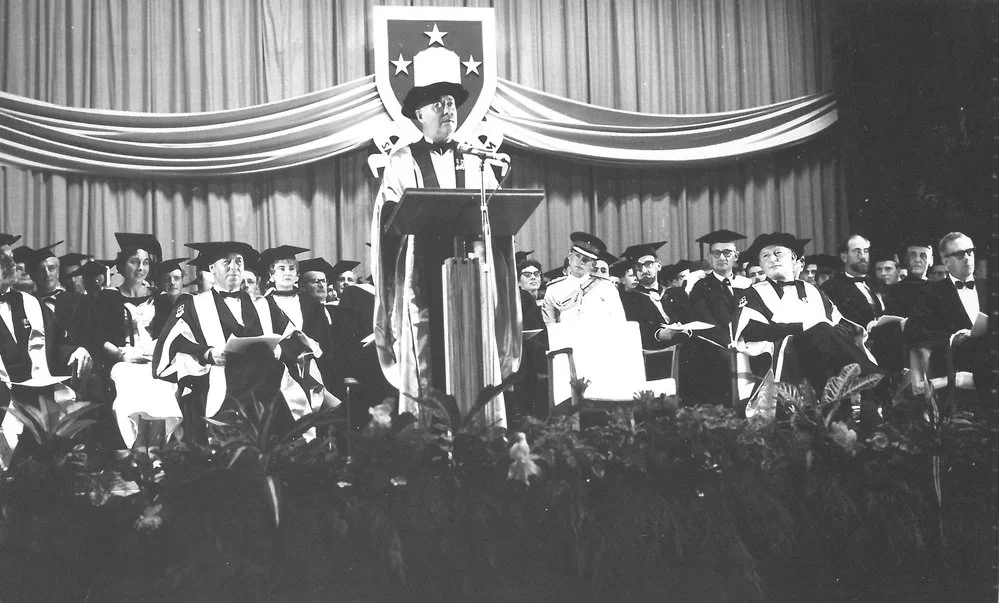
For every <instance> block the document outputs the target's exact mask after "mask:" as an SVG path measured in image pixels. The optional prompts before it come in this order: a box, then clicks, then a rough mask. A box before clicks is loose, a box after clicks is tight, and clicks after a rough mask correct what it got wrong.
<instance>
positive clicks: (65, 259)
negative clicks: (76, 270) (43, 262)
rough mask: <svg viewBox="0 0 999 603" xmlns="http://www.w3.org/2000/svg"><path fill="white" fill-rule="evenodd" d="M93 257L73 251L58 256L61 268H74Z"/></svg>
mask: <svg viewBox="0 0 999 603" xmlns="http://www.w3.org/2000/svg"><path fill="white" fill-rule="evenodd" d="M93 257H94V256H92V255H87V254H85V253H77V252H75V251H74V252H71V253H65V254H63V255H61V256H59V264H60V265H62V266H76V265H79V264H82V263H83V262H85V261H86V260H89V259H91V258H93Z"/></svg>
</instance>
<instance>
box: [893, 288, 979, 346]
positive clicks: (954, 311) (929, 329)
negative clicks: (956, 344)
mask: <svg viewBox="0 0 999 603" xmlns="http://www.w3.org/2000/svg"><path fill="white" fill-rule="evenodd" d="M986 289H987V285H986V282H985V281H984V280H982V279H975V293H977V294H978V303H979V306H980V308H981V311H982V312H986V308H987V306H986V302H987V301H988V299H987V298H988V295H987V293H988V292H987V291H986ZM971 326H972V323H971V320H970V319H969V318H968V313H967V312H965V311H964V305H963V304H962V303H961V298H960V297H959V296H958V293H957V288H956V287H955V286H954V283H953V281H951V280H950V277H948V278H945V279H943V280H939V281H936V282H932V283H927V284H926V286H925V287H924V288H923V294H922V295H921V296H920V297H919V300H918V301H917V302H916V307H915V308H913V310H912V316H910V317H909V320H908V322H906V324H905V332H904V335H905V341H906V342H907V343H908V344H909V345H932V344H936V343H940V342H942V341H947V340H948V339H950V336H951V335H953V334H954V333H955V332H956V331H960V330H961V329H970V328H971Z"/></svg>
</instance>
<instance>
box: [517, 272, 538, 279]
mask: <svg viewBox="0 0 999 603" xmlns="http://www.w3.org/2000/svg"><path fill="white" fill-rule="evenodd" d="M520 276H523V277H524V278H537V277H539V276H541V271H540V270H524V271H523V272H521V273H520Z"/></svg>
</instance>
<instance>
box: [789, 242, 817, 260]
mask: <svg viewBox="0 0 999 603" xmlns="http://www.w3.org/2000/svg"><path fill="white" fill-rule="evenodd" d="M811 242H812V240H811V239H798V246H797V247H794V248H792V249H791V251H793V252H794V253H795V254H797V256H798V257H799V258H800V257H804V255H805V245H808V244H809V243H811Z"/></svg>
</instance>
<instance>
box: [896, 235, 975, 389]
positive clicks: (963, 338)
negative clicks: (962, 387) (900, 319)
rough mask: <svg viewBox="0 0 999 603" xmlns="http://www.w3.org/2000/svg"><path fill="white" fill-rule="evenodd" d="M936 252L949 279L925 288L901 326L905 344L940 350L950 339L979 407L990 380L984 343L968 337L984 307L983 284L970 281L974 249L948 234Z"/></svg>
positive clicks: (963, 239)
mask: <svg viewBox="0 0 999 603" xmlns="http://www.w3.org/2000/svg"><path fill="white" fill-rule="evenodd" d="M937 251H939V253H940V257H941V258H943V261H944V264H945V265H946V266H947V269H948V271H949V274H948V275H947V277H946V278H943V279H940V280H938V281H935V282H932V283H929V284H927V285H926V286H925V289H924V290H923V294H922V295H921V296H920V297H919V300H918V301H917V302H916V306H915V308H913V310H912V316H911V317H910V318H909V321H908V323H907V324H906V327H905V339H906V342H907V343H908V344H909V345H911V346H918V347H941V346H945V345H947V342H949V341H950V340H951V337H952V336H953V347H954V365H955V368H956V370H959V371H961V370H964V371H970V372H971V373H972V375H973V376H974V379H975V389H976V390H977V391H978V398H979V401H980V403H982V404H984V403H985V402H986V401H988V400H989V397H988V396H989V387H990V384H991V378H992V374H991V370H990V364H989V353H988V348H987V346H988V338H987V337H985V336H972V327H973V326H974V324H975V322H976V321H977V320H980V318H979V314H980V313H984V312H985V310H986V308H987V307H988V306H987V305H986V304H987V287H986V282H985V280H983V279H976V278H975V277H974V269H975V245H974V243H973V242H972V241H971V239H970V238H968V237H967V236H966V235H964V234H962V233H960V232H952V233H949V234H947V235H945V236H944V237H943V238H942V239H941V240H940V244H939V245H938V246H937ZM986 320H987V319H986ZM986 331H987V329H986ZM940 356H942V355H937V356H936V357H937V358H939V357H940ZM934 368H940V367H936V366H934Z"/></svg>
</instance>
